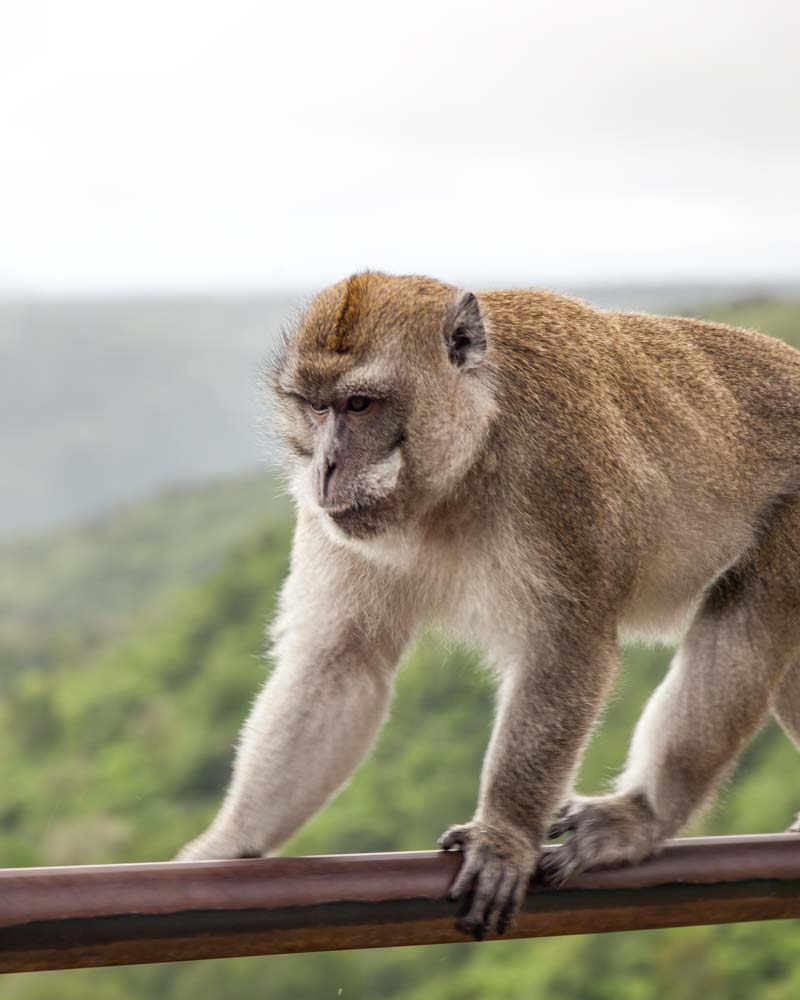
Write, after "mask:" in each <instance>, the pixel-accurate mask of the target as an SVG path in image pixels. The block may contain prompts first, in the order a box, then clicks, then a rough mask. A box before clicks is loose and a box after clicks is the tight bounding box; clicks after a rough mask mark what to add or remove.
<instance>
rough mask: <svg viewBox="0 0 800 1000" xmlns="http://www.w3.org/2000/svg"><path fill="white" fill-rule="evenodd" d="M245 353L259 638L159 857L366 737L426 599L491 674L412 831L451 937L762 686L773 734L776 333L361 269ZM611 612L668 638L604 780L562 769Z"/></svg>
mask: <svg viewBox="0 0 800 1000" xmlns="http://www.w3.org/2000/svg"><path fill="white" fill-rule="evenodd" d="M268 381H269V383H270V388H271V393H272V398H273V402H274V405H275V419H276V426H277V428H278V431H279V434H280V437H281V440H282V442H283V443H284V446H285V451H286V462H287V466H286V470H287V476H288V478H289V484H290V486H289V488H290V492H291V494H292V496H293V498H294V502H295V506H296V514H297V519H296V530H295V536H294V541H293V548H292V553H291V561H290V569H289V573H288V577H287V579H286V581H285V583H284V586H283V589H282V592H281V595H280V599H279V608H278V612H277V615H276V618H275V621H274V624H273V625H272V628H271V642H272V655H273V657H274V660H275V667H274V670H273V672H272V674H271V676H270V677H269V679H268V681H267V683H266V685H265V686H264V688H263V689H262V691H261V693H260V694H259V695H258V698H257V700H256V701H255V704H254V706H253V708H252V711H251V713H250V715H249V718H248V719H247V721H246V722H245V724H244V727H243V731H242V734H241V740H240V743H239V745H238V751H237V755H236V758H235V762H234V767H233V774H232V778H231V782H230V786H229V789H228V791H227V794H226V796H225V799H224V801H223V804H222V806H221V808H220V810H219V812H218V813H217V815H216V817H215V818H214V820H213V821H212V822H211V824H210V826H209V827H208V829H207V830H206V831H205V832H204V833H202V834H201V835H200V836H199V837H197V838H196V839H195V840H193V841H191V842H190V843H189V844H187V845H186V847H185V848H184V849H183V850H182V851H181V853H180V854H179V855H178V858H179V859H181V860H197V859H221V858H237V857H253V856H261V855H262V854H264V853H267V852H271V851H274V850H276V849H277V848H278V847H279V846H280V845H281V844H283V843H284V842H285V841H286V840H287V839H288V838H289V837H291V836H292V834H293V833H294V832H295V831H296V830H298V829H299V828H300V827H301V826H302V824H304V823H305V822H306V821H307V820H308V819H309V818H310V817H311V816H312V815H313V814H314V813H316V812H317V811H318V810H319V809H320V808H321V807H322V806H323V805H324V804H325V803H326V802H327V801H328V800H330V799H331V798H332V797H333V796H334V795H335V794H336V793H337V792H338V791H339V790H340V789H341V788H342V787H343V786H344V785H345V784H346V783H347V781H348V779H349V778H350V776H351V774H352V773H353V771H354V770H355V769H356V767H357V766H358V765H359V764H360V762H361V761H362V760H363V759H364V758H365V757H366V755H367V754H368V752H369V750H370V748H371V747H372V745H373V743H374V741H375V739H376V736H377V734H378V732H379V730H380V727H381V725H382V723H383V721H384V719H385V717H386V714H387V710H388V705H389V702H390V699H391V695H392V688H393V683H394V679H395V676H396V673H397V670H398V664H399V663H400V661H401V660H402V658H403V654H404V651H405V650H406V649H407V647H408V646H409V644H410V643H411V642H412V641H413V640H414V638H415V636H416V635H417V634H418V633H419V631H420V630H421V629H422V628H427V627H434V628H440V629H444V630H445V631H447V632H450V633H452V634H455V635H456V636H458V637H459V638H460V639H462V640H464V641H465V642H467V643H468V644H470V645H472V646H474V647H476V648H477V649H479V650H481V651H482V653H483V655H484V658H485V662H486V665H487V669H488V670H489V671H490V672H491V674H492V676H493V677H494V678H495V679H496V684H497V701H496V709H495V719H494V726H493V731H492V734H491V737H490V741H489V745H488V748H487V751H486V755H485V758H484V763H483V766H482V770H481V775H480V782H479V791H478V802H477V807H476V811H475V814H474V816H473V818H472V819H470V820H469V821H467V822H464V823H461V824H458V825H455V826H453V827H451V828H450V829H449V830H447V831H446V832H445V833H444V834H443V835H442V837H441V839H440V845H441V847H442V848H443V849H445V850H457V851H460V852H461V855H462V858H461V864H460V867H459V870H458V873H457V875H456V876H455V879H454V881H453V883H452V885H451V888H450V895H451V897H452V898H453V899H456V900H460V901H461V915H460V920H459V927H460V928H461V929H462V930H463V931H464V932H465V933H467V934H470V935H474V936H475V937H476V938H477V939H481V938H483V937H484V936H485V935H487V934H488V933H490V932H498V933H502V932H504V931H505V930H506V929H507V928H508V927H509V926H510V924H511V922H512V921H513V919H514V917H515V915H516V913H517V912H518V911H519V909H520V907H521V906H522V904H523V901H524V899H525V895H526V891H527V888H528V885H529V881H530V879H531V877H532V876H533V875H534V873H535V872H536V871H537V869H538V870H539V872H540V873H541V877H542V878H543V879H544V881H545V882H546V883H549V884H551V885H555V886H557V885H560V884H563V883H564V882H565V881H566V880H567V879H569V878H571V877H572V876H574V875H576V874H577V873H580V872H583V871H585V870H587V869H593V868H598V867H607V866H616V865H622V864H626V863H631V862H636V861H639V860H641V859H644V858H646V857H648V856H649V855H652V854H654V853H655V852H657V851H658V850H659V848H660V846H661V845H662V844H663V843H664V841H665V840H666V839H667V838H669V837H671V836H673V835H674V834H675V833H676V832H678V831H679V830H680V829H681V828H682V827H683V826H684V825H685V824H686V823H687V821H688V820H689V819H690V818H691V817H692V816H694V815H695V814H696V813H697V812H698V810H700V809H701V807H702V806H703V805H704V804H706V803H707V802H708V801H709V800H710V798H711V796H712V794H713V792H714V790H715V789H716V788H717V786H718V785H719V784H720V782H721V781H722V780H723V779H724V778H725V777H726V776H727V775H728V773H729V772H730V771H731V769H732V768H733V766H734V764H735V761H736V759H737V756H738V754H739V752H740V751H741V750H742V748H743V747H744V745H745V744H746V743H747V742H748V740H749V739H750V738H751V737H752V736H753V735H754V734H755V733H756V731H757V730H758V729H759V728H760V727H761V726H762V724H763V723H764V722H765V720H766V719H767V718H768V716H769V715H770V714H772V715H774V716H775V717H776V718H777V720H778V721H779V722H780V723H781V725H783V727H784V728H785V730H786V731H787V733H788V734H789V736H790V737H791V738H792V739H793V740H794V742H795V744H796V745H797V746H798V748H800V352H799V351H797V350H795V349H793V348H791V347H789V346H788V345H786V344H784V343H782V342H779V341H777V340H773V339H771V338H769V337H766V336H764V335H762V334H760V333H757V332H753V331H748V330H743V329H737V328H733V327H730V326H725V325H721V324H718V323H712V322H707V321H702V320H695V319H688V318H682V317H657V316H650V315H646V314H641V313H626V312H614V311H601V310H598V309H596V308H594V307H592V306H591V305H589V304H587V303H584V302H582V301H579V300H577V299H574V298H571V297H567V296H563V295H560V294H557V293H554V292H548V291H539V290H511V291H484V292H477V293H476V292H472V291H465V290H463V289H460V288H458V287H456V286H454V285H450V284H447V283H443V282H440V281H437V280H434V279H432V278H426V277H419V276H402V277H398V276H391V275H387V274H383V273H380V272H373V271H368V272H363V273H358V274H355V275H353V276H351V277H349V278H348V279H346V280H344V281H341V282H339V283H338V284H336V285H333V286H331V287H329V288H327V289H325V290H323V291H322V292H320V293H319V294H318V295H317V296H316V297H315V298H314V299H313V300H312V301H311V303H310V304H309V306H308V308H307V310H306V312H305V313H304V314H303V316H302V318H301V319H299V321H298V322H297V324H296V326H295V328H294V329H293V330H292V331H291V332H290V333H287V334H286V335H285V337H284V340H283V342H282V345H281V347H280V349H279V350H278V352H277V356H276V358H275V361H274V364H273V366H272V368H271V369H270V371H269V375H268ZM635 639H644V640H648V641H656V640H659V641H660V640H663V641H672V642H674V641H678V642H679V646H678V651H677V653H676V654H675V657H674V660H673V662H672V664H671V666H670V669H669V671H668V673H667V675H666V677H665V679H664V680H663V681H662V683H661V684H660V686H659V687H658V688H657V689H656V691H655V693H654V694H653V696H652V698H651V699H650V701H649V703H648V704H647V706H646V708H645V710H644V712H643V714H642V716H641V719H640V721H639V722H638V724H637V726H636V728H635V732H634V735H633V739H632V743H631V747H630V753H629V756H628V760H627V763H626V765H625V766H624V769H623V770H622V772H621V774H620V775H619V777H618V778H617V779H616V781H615V783H614V785H613V786H612V787H611V789H610V790H609V791H607V792H605V793H603V794H599V795H596V796H578V795H575V794H574V793H573V792H572V789H573V786H574V782H575V778H576V773H577V770H578V767H579V764H580V761H581V757H582V754H583V752H584V750H585V748H586V745H587V743H588V741H589V738H590V735H591V733H592V731H593V729H594V727H595V726H596V724H597V722H598V719H599V718H600V716H601V714H602V710H603V707H604V705H605V703H606V702H607V700H608V698H609V695H610V692H611V689H612V686H613V684H614V681H615V676H616V672H617V665H618V660H619V650H620V647H621V644H622V643H624V642H627V641H630V640H635ZM795 829H800V822H798V823H796V824H795ZM548 835H550V836H552V837H559V836H564V837H566V839H565V840H564V842H563V843H562V844H561V845H559V846H556V847H554V848H553V849H552V850H550V851H544V850H543V848H542V844H543V843H544V842H545V841H546V838H547V837H548Z"/></svg>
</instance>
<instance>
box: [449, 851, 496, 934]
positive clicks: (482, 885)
mask: <svg viewBox="0 0 800 1000" xmlns="http://www.w3.org/2000/svg"><path fill="white" fill-rule="evenodd" d="M501 877H502V872H501V871H498V870H496V869H493V868H490V867H489V868H487V867H484V868H482V869H481V871H480V873H479V874H478V877H477V878H476V879H475V884H474V886H473V890H472V899H471V900H470V907H469V910H468V911H467V913H466V915H465V916H463V917H462V918H461V919H460V920H459V922H458V926H459V929H460V930H462V931H464V933H465V934H472V936H473V937H474V938H475V940H476V941H482V940H483V938H484V937H485V936H486V926H485V925H486V914H487V912H488V910H489V908H490V907H491V905H492V902H493V900H494V898H495V896H496V895H497V888H498V884H499V882H500V879H501Z"/></svg>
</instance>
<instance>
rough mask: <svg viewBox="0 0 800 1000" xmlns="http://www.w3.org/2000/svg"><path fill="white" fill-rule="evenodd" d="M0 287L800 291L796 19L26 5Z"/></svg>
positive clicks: (507, 9)
mask: <svg viewBox="0 0 800 1000" xmlns="http://www.w3.org/2000/svg"><path fill="white" fill-rule="evenodd" d="M2 11H3V14H2V21H1V26H0V144H1V145H0V288H6V289H10V290H23V291H49V292H60V291H70V292H84V291H105V292H111V291H120V290H131V289H220V290H224V289H244V288H262V289H270V288H286V287H297V286H301V287H309V286H317V285H319V284H321V283H323V282H326V281H328V280H332V279H335V278H338V277H340V276H342V275H343V274H345V273H347V272H350V271H352V270H354V269H356V268H361V267H367V266H369V267H374V268H384V269H387V270H394V271H414V272H427V273H431V274H434V275H437V276H439V277H443V278H449V279H452V280H463V279H464V278H467V277H470V276H475V277H476V278H480V279H482V280H488V281H495V282H497V281H517V282H527V283H531V284H540V283H546V282H547V281H551V282H555V281H568V280H582V281H585V280H603V279H622V280H626V279H630V278H647V279H669V278H676V279H687V278H688V279H703V278H712V279H713V278H737V277H742V278H747V277H756V278H757V277H762V278H764V277H770V276H772V277H776V278H788V279H796V278H798V277H799V276H800V69H799V68H798V62H799V60H798V53H799V52H800V4H798V3H797V2H796V0H793V2H789V0H785V2H781V0H760V2H758V3H754V2H752V0H742V2H736V0H733V2H706V0H691V2H689V0H671V2H669V3H659V4H656V3H654V2H652V0H646V2H639V3H634V2H620V0H606V2H604V3H598V2H596V0H580V2H569V0H561V2H557V0H556V2H548V3H539V2H530V0H520V2H493V3H489V2H486V0H482V2H480V3H469V2H466V3H465V2H462V3H458V4H453V3H447V2H443V0H422V2H420V0H402V3H395V2H393V3H384V2H380V0H371V2H353V0H338V2H337V0H321V2H309V0H289V2H288V3H287V2H281V3H270V2H264V0H260V2H252V3H249V2H244V0H220V2H213V3H210V2H204V0H189V2H175V0H157V2H151V0H136V2H114V0H97V2H91V0H70V2H69V3H64V2H62V0H56V2H52V3H47V2H42V0H24V2H22V0H20V2H17V3H11V2H7V3H5V4H3V6H2Z"/></svg>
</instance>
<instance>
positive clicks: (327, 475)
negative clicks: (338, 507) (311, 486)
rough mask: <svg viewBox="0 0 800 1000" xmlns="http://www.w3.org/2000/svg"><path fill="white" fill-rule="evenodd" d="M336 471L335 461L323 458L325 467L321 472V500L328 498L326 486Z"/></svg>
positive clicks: (329, 483) (327, 486)
mask: <svg viewBox="0 0 800 1000" xmlns="http://www.w3.org/2000/svg"><path fill="white" fill-rule="evenodd" d="M335 471H336V462H331V461H330V459H327V458H326V459H325V468H324V470H323V473H322V499H323V501H325V500H327V499H328V488H329V487H330V485H331V479H333V473H334V472H335Z"/></svg>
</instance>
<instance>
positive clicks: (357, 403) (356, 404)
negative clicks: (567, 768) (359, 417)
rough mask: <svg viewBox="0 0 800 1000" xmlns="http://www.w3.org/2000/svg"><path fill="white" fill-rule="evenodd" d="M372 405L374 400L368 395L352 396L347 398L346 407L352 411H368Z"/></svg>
mask: <svg viewBox="0 0 800 1000" xmlns="http://www.w3.org/2000/svg"><path fill="white" fill-rule="evenodd" d="M370 406H372V400H371V399H370V398H369V397H368V396H351V397H350V398H349V399H348V400H347V404H346V406H345V409H346V410H348V411H349V412H350V413H366V411H367V410H368V409H369V408H370Z"/></svg>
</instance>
